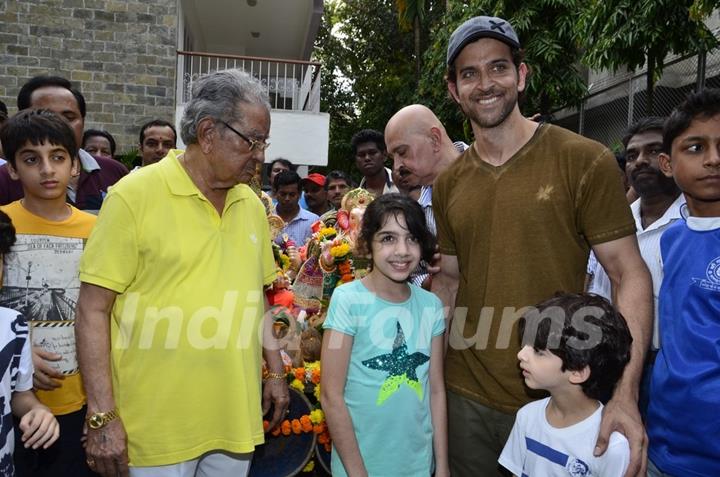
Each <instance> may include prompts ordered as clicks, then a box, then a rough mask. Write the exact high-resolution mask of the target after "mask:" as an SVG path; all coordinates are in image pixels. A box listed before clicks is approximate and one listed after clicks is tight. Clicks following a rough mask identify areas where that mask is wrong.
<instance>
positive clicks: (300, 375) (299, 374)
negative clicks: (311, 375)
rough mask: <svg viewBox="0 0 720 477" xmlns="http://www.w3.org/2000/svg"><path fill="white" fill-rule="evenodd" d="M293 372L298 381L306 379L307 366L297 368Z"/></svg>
mask: <svg viewBox="0 0 720 477" xmlns="http://www.w3.org/2000/svg"><path fill="white" fill-rule="evenodd" d="M293 374H295V379H297V380H298V381H305V368H295V369H294V370H293Z"/></svg>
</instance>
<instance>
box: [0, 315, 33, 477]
mask: <svg viewBox="0 0 720 477" xmlns="http://www.w3.org/2000/svg"><path fill="white" fill-rule="evenodd" d="M3 329H8V330H11V333H9V334H8V335H4V336H2V339H9V341H7V342H6V343H3V342H2V341H0V346H2V345H3V344H4V346H3V347H2V349H0V382H2V387H3V388H5V389H9V390H10V391H11V393H12V392H14V391H15V385H16V382H17V374H18V369H19V368H20V357H21V355H22V350H23V346H25V341H27V335H28V327H27V323H25V320H24V319H23V318H22V315H18V316H17V317H16V318H15V320H14V321H13V322H12V323H11V324H10V326H6V325H4V326H3ZM9 398H10V396H2V397H0V411H2V417H1V418H0V475H1V476H11V475H15V473H14V469H13V462H12V453H13V447H14V439H12V436H13V434H12V433H13V418H12V412H11V409H10V399H9Z"/></svg>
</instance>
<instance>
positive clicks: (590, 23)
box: [576, 0, 717, 115]
mask: <svg viewBox="0 0 720 477" xmlns="http://www.w3.org/2000/svg"><path fill="white" fill-rule="evenodd" d="M711 3H713V2H709V1H707V0H695V1H693V0H652V1H637V0H589V1H586V2H585V5H584V7H583V8H582V10H581V12H580V15H579V19H578V24H577V30H576V31H577V39H578V40H579V41H580V42H582V44H583V46H584V47H585V48H586V50H585V54H584V57H583V61H584V62H585V63H586V64H587V65H588V66H590V67H592V68H596V69H608V70H610V71H612V72H617V71H618V70H619V69H620V68H621V67H626V68H627V69H629V70H635V69H638V68H641V67H643V65H647V95H646V105H645V108H646V109H645V113H646V114H648V115H650V114H653V111H654V104H653V96H654V95H653V93H654V91H655V83H656V82H657V80H658V79H659V78H660V77H661V75H662V71H663V64H664V60H665V57H666V56H667V55H669V54H676V55H681V56H682V55H687V54H691V53H696V52H698V51H703V50H704V51H708V50H710V49H712V48H714V47H715V46H716V45H717V39H716V38H715V36H714V35H713V34H712V32H711V31H710V30H709V29H708V28H707V27H706V26H705V24H704V23H703V20H704V19H705V18H706V17H707V15H709V13H710V10H708V8H709V6H710V4H711ZM714 3H717V2H714ZM691 7H694V9H695V11H694V14H693V15H692V16H691V14H690V9H691Z"/></svg>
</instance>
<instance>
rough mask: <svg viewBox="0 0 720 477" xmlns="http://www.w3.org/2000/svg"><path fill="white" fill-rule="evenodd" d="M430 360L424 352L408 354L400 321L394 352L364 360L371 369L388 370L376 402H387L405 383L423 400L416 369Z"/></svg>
mask: <svg viewBox="0 0 720 477" xmlns="http://www.w3.org/2000/svg"><path fill="white" fill-rule="evenodd" d="M429 360H430V356H428V355H426V354H423V353H419V352H415V353H413V354H408V352H407V343H406V342H405V333H404V332H403V329H402V327H401V326H400V323H399V322H398V323H397V335H395V342H394V343H393V350H392V352H391V353H387V354H381V355H379V356H375V357H374V358H370V359H366V360H365V361H363V362H362V364H363V365H365V366H367V367H368V368H370V369H376V370H379V371H387V372H388V376H387V378H385V381H384V382H383V384H382V386H380V392H379V393H378V398H377V402H376V404H377V405H378V406H379V405H381V404H382V403H383V402H385V401H386V400H387V399H388V398H389V397H390V396H392V395H393V394H395V393H396V392H397V391H398V390H399V389H400V386H401V385H402V384H403V383H405V384H407V385H408V386H410V388H411V389H412V390H413V391H415V393H416V394H417V396H418V399H420V400H421V401H422V399H423V387H422V383H420V380H419V379H418V377H417V373H416V371H415V370H416V369H417V368H418V367H419V366H422V365H423V364H425V363H426V362H428V361H429Z"/></svg>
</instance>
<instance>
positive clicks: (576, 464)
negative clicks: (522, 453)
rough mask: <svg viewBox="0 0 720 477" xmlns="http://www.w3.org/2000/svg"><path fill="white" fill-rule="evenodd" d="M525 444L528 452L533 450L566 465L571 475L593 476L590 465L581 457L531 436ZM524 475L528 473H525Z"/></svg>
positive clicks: (563, 465) (558, 463)
mask: <svg viewBox="0 0 720 477" xmlns="http://www.w3.org/2000/svg"><path fill="white" fill-rule="evenodd" d="M525 445H526V446H527V450H528V452H532V453H533V454H536V455H538V456H540V457H542V458H544V459H547V460H549V461H550V462H552V463H554V464H557V465H559V466H561V467H564V468H565V470H567V471H568V475H570V476H571V477H591V476H592V473H591V472H590V466H589V465H587V464H586V463H585V462H583V461H582V460H580V459H577V458H575V457H572V456H569V455H567V454H565V453H563V452H560V451H557V450H555V449H553V448H552V447H550V446H547V445H545V444H543V443H542V442H538V441H536V440H535V439H531V438H530V437H525ZM523 475H527V474H525V473H523Z"/></svg>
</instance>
